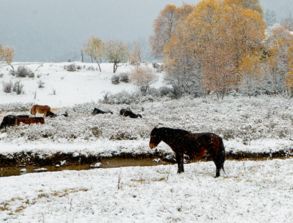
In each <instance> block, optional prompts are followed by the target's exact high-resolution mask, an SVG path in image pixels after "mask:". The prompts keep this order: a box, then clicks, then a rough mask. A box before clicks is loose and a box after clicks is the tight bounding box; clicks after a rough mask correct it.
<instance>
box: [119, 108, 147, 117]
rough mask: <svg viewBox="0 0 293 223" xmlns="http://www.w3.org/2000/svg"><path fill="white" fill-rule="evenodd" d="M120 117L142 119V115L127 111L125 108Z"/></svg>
mask: <svg viewBox="0 0 293 223" xmlns="http://www.w3.org/2000/svg"><path fill="white" fill-rule="evenodd" d="M120 115H123V116H125V117H130V118H142V116H141V115H140V114H134V113H133V112H132V111H131V110H130V109H125V108H122V109H121V110H120Z"/></svg>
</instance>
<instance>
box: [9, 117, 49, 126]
mask: <svg viewBox="0 0 293 223" xmlns="http://www.w3.org/2000/svg"><path fill="white" fill-rule="evenodd" d="M21 123H23V124H26V125H31V124H45V120H44V118H43V117H16V119H15V124H16V125H20V124H21Z"/></svg>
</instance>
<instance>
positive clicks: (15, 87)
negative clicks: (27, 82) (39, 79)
mask: <svg viewBox="0 0 293 223" xmlns="http://www.w3.org/2000/svg"><path fill="white" fill-rule="evenodd" d="M13 92H15V93H16V94H17V95H20V94H23V93H24V91H23V84H22V83H21V82H20V81H16V82H15V83H14V85H13Z"/></svg>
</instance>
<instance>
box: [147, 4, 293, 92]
mask: <svg viewBox="0 0 293 223" xmlns="http://www.w3.org/2000/svg"><path fill="white" fill-rule="evenodd" d="M264 17H265V16H264V13H263V10H262V8H261V6H260V4H259V1H258V0H223V1H222V0H202V1H200V2H199V3H198V4H196V5H189V4H183V5H182V6H180V7H177V6H175V5H172V4H169V5H167V6H166V7H165V8H164V9H163V10H162V11H161V12H160V14H159V16H158V17H157V19H156V20H155V22H154V33H153V35H152V37H151V39H150V43H151V48H152V52H153V54H154V55H155V56H156V57H158V58H162V59H163V61H164V65H165V68H166V72H167V78H168V81H169V83H170V84H172V86H173V88H174V89H175V90H177V91H178V94H185V93H188V94H194V95H202V94H207V93H210V92H214V93H216V94H217V95H218V96H219V97H223V96H224V95H225V94H227V93H228V92H229V91H231V90H236V91H243V92H245V93H247V94H249V95H255V94H261V93H267V94H278V93H286V92H290V93H291V94H292V93H293V58H292V56H293V52H292V50H293V33H292V31H293V29H292V28H293V26H292V24H293V23H292V21H293V19H292V18H291V19H290V18H289V19H286V20H284V21H283V22H282V23H281V24H278V25H274V26H272V27H268V26H267V24H266V22H265V18H264ZM266 17H267V20H269V19H271V20H270V21H272V22H274V21H273V19H274V15H273V14H272V13H271V14H269V13H268V14H266Z"/></svg>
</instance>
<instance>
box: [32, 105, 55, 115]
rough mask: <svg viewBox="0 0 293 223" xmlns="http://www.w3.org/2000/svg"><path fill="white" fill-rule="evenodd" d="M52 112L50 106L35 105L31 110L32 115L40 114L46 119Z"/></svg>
mask: <svg viewBox="0 0 293 223" xmlns="http://www.w3.org/2000/svg"><path fill="white" fill-rule="evenodd" d="M49 112H51V108H50V106H48V105H33V107H32V108H31V114H32V115H36V114H37V113H39V114H44V117H47V114H48V113H49Z"/></svg>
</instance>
